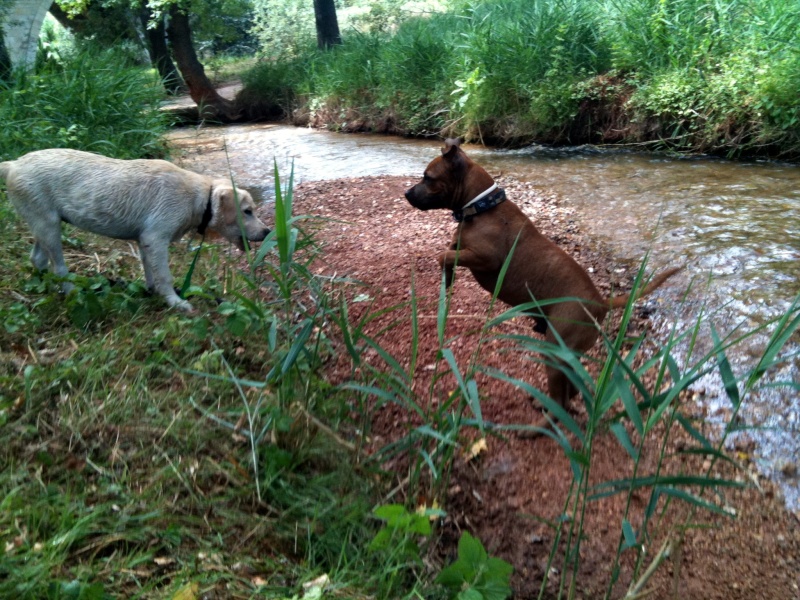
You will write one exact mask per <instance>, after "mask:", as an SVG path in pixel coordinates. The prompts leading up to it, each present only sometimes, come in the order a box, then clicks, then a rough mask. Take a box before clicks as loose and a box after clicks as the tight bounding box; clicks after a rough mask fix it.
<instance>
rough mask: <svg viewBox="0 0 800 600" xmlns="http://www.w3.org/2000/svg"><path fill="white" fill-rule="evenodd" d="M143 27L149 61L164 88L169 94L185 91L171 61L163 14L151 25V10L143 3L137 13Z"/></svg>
mask: <svg viewBox="0 0 800 600" xmlns="http://www.w3.org/2000/svg"><path fill="white" fill-rule="evenodd" d="M139 16H140V18H141V20H142V26H143V27H144V33H145V37H146V38H147V52H148V53H149V54H150V63H151V64H152V65H153V67H155V69H156V70H157V71H158V74H159V75H160V76H161V81H162V83H163V84H164V89H166V90H167V93H169V94H173V95H174V94H178V93H180V92H183V91H186V88H185V87H184V86H183V81H182V80H181V75H180V73H179V72H178V69H177V68H176V67H175V63H174V62H172V57H170V55H169V48H167V37H166V27H165V26H164V16H163V15H162V16H161V17H160V18H159V19H158V21H156V22H155V23H154V24H153V26H152V27H151V26H150V24H151V23H150V21H151V19H152V18H153V13H152V11H151V10H150V9H149V8H148V7H147V5H144V6H143V7H142V10H141V11H140V13H139Z"/></svg>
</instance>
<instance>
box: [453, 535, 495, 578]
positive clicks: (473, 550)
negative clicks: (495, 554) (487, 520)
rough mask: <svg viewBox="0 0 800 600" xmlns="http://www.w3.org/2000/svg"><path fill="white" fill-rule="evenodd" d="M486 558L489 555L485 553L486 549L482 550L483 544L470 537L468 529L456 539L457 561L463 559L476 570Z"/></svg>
mask: <svg viewBox="0 0 800 600" xmlns="http://www.w3.org/2000/svg"><path fill="white" fill-rule="evenodd" d="M488 558H489V555H488V554H486V550H484V548H483V544H481V541H480V540H479V539H477V538H474V537H472V536H471V535H470V533H469V531H465V532H464V533H462V534H461V539H460V540H458V560H459V561H464V562H465V563H466V564H468V565H470V566H471V567H472V568H473V570H475V571H477V570H478V569H479V568H480V566H481V564H483V563H484V562H486V560H487V559H488Z"/></svg>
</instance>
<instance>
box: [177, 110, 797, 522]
mask: <svg viewBox="0 0 800 600" xmlns="http://www.w3.org/2000/svg"><path fill="white" fill-rule="evenodd" d="M171 137H172V140H173V143H174V145H175V146H176V147H178V148H179V149H181V150H183V151H184V152H183V155H182V157H181V162H182V164H183V165H184V166H186V167H187V168H191V169H193V170H198V171H205V172H213V173H225V172H227V166H228V165H230V168H231V171H232V172H233V174H234V176H235V178H236V180H237V182H238V183H239V184H241V185H242V186H243V187H246V188H248V189H251V191H254V192H255V194H254V195H256V196H260V197H262V198H264V199H267V200H268V199H270V198H271V197H272V190H273V178H272V174H273V168H274V164H275V161H277V164H278V167H279V170H280V173H281V177H282V178H285V179H288V174H289V171H290V169H291V167H292V165H293V166H294V177H295V181H296V182H303V181H311V180H319V179H338V178H346V177H360V176H367V175H409V176H413V177H418V176H420V175H421V174H422V171H423V170H424V168H425V165H426V164H427V163H428V162H429V161H430V160H431V159H432V158H433V157H434V156H436V155H437V154H438V152H439V149H440V148H441V145H442V144H441V142H438V141H419V140H404V139H400V138H394V137H386V136H372V135H369V136H368V135H340V134H335V133H329V132H324V131H315V130H309V129H298V128H293V127H283V126H273V125H244V126H232V127H225V128H218V129H214V128H206V129H200V130H195V129H182V130H177V131H175V132H173V133H172V136H171ZM465 149H466V150H467V152H468V153H470V155H471V156H472V157H473V159H475V160H477V161H478V162H480V163H481V164H482V165H483V166H484V167H486V168H487V169H488V170H489V171H490V172H491V173H494V174H497V173H501V172H502V173H506V174H512V175H514V176H515V177H517V178H519V179H523V180H526V181H530V182H532V183H533V184H534V185H536V186H541V188H542V190H543V191H548V192H555V193H556V194H557V195H558V196H559V197H561V198H562V199H563V200H564V201H565V202H566V203H568V204H570V205H572V206H575V207H576V208H577V209H578V213H579V214H580V224H581V227H582V228H583V229H584V231H587V232H589V233H591V234H592V235H593V236H596V237H597V238H600V239H602V240H603V241H604V242H605V243H606V244H608V245H609V246H610V247H611V249H612V250H613V251H614V252H615V254H616V255H617V256H619V257H620V258H622V259H627V260H630V261H634V262H636V263H638V262H639V261H641V259H642V257H643V256H644V255H645V254H646V253H647V252H649V253H650V255H651V259H650V264H651V265H652V266H653V267H654V268H656V269H659V268H663V267H664V266H667V265H670V266H671V265H686V270H685V271H684V272H683V273H682V274H681V275H680V276H678V277H675V278H673V279H671V280H670V281H669V282H668V283H667V284H666V285H665V287H666V288H668V291H669V292H671V293H669V297H674V296H675V293H674V292H675V290H676V289H680V290H684V289H686V288H687V287H688V286H689V285H690V284H691V286H692V290H691V292H690V293H689V294H688V296H687V300H686V302H685V303H683V304H682V305H681V306H670V305H665V303H662V304H661V305H660V306H661V309H660V310H659V313H660V315H661V317H663V318H662V325H661V327H662V330H663V331H664V332H666V331H667V330H668V329H669V328H670V327H671V326H672V325H673V324H675V323H677V324H678V325H679V326H680V327H681V328H684V329H685V328H688V327H690V326H691V325H692V324H693V323H694V322H695V319H696V318H697V317H698V315H699V314H701V312H702V313H703V314H709V315H711V317H710V320H711V322H712V323H713V324H714V327H715V328H716V329H717V330H718V331H720V334H721V335H725V334H727V333H730V332H732V331H735V330H736V328H737V326H739V328H740V329H739V331H745V330H747V331H751V330H753V329H755V328H757V327H758V326H759V325H761V324H765V323H768V322H769V321H770V320H772V319H775V318H777V317H779V316H780V315H781V314H783V313H784V312H785V311H786V310H788V308H789V307H790V305H791V303H792V301H793V300H794V298H795V297H797V296H798V294H800V167H798V166H796V165H782V164H775V163H756V162H744V163H743V162H730V161H724V160H715V159H698V158H692V159H669V158H664V157H658V156H651V155H644V154H635V153H627V152H618V151H615V152H610V151H609V152H606V151H602V152H601V151H597V150H595V149H591V148H581V149H570V150H562V151H552V150H548V149H544V148H538V147H531V148H527V149H523V150H515V151H503V150H488V149H485V148H480V147H477V146H475V147H470V146H466V147H465ZM665 296H666V294H665ZM703 338H704V339H706V340H707V339H710V334H709V332H708V330H706V331H704V336H703ZM767 339H768V335H767V333H763V334H760V335H755V336H753V337H752V338H750V339H749V340H747V341H746V342H745V343H742V344H740V345H738V346H737V347H736V349H734V350H732V351H731V356H730V360H731V363H732V364H733V366H734V370H735V371H736V372H737V373H743V372H745V371H746V370H747V369H748V368H752V366H753V365H754V364H755V360H756V358H755V357H757V356H758V355H760V353H761V351H762V349H763V347H764V345H765V344H766V341H767ZM794 339H795V342H796V341H797V339H798V338H797V336H795V338H794ZM797 347H798V344H797V343H795V344H794V345H790V348H789V350H790V351H792V350H793V351H794V352H795V354H796V352H797ZM799 370H800V365H798V359H797V357H796V356H795V358H794V359H792V360H790V361H789V362H788V363H787V365H786V366H785V368H783V369H782V370H781V371H780V372H777V373H772V374H770V376H769V380H770V381H793V382H794V383H795V384H797V382H798V371H799ZM721 388H722V386H721V382H720V381H719V378H718V377H717V376H715V375H710V376H707V377H706V378H704V379H703V380H702V381H700V382H698V384H697V389H702V390H705V392H706V393H705V401H704V402H705V405H704V406H705V409H706V410H707V412H708V414H709V418H710V419H711V420H712V421H713V420H714V419H715V418H717V419H722V418H724V413H725V409H726V408H727V407H728V406H729V404H728V403H727V401H726V400H725V398H724V394H723V393H722V389H721ZM743 406H744V408H743V410H742V416H743V418H744V421H745V422H746V423H747V424H749V425H752V426H754V427H756V429H754V430H752V431H751V432H750V435H751V437H752V438H753V439H754V440H755V442H756V448H757V449H756V451H755V452H754V454H755V456H754V459H755V460H756V461H757V463H758V464H759V466H760V468H761V470H762V471H763V472H765V473H766V474H768V475H770V476H772V477H774V478H775V479H776V480H778V481H779V482H780V483H781V484H782V487H783V489H784V493H785V495H786V500H787V504H788V505H789V506H790V507H791V508H792V509H794V510H798V509H800V484H799V483H798V480H797V476H796V475H792V472H793V468H792V467H793V466H794V469H795V471H796V470H797V468H798V467H800V464H799V463H800V398H798V392H797V391H795V390H792V389H790V388H786V387H784V388H768V389H766V390H763V391H760V392H759V393H758V394H755V395H752V396H751V397H748V398H747V399H746V401H745V403H744V405H743Z"/></svg>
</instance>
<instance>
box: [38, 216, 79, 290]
mask: <svg viewBox="0 0 800 600" xmlns="http://www.w3.org/2000/svg"><path fill="white" fill-rule="evenodd" d="M31 230H32V231H33V237H34V240H35V241H34V244H33V250H32V251H31V261H32V262H33V266H34V267H36V268H37V269H39V270H44V269H46V268H47V263H48V261H49V263H50V264H51V265H53V274H54V275H57V276H58V277H66V276H67V275H69V270H68V269H67V264H66V263H65V262H64V252H63V250H62V248H61V224H60V223H58V224H57V225H56V226H55V227H53V226H51V225H48V224H47V223H37V224H36V225H35V226H34V225H33V224H32V225H31ZM74 287H75V286H74V285H72V284H71V283H70V282H69V281H65V282H63V283H62V284H61V290H62V291H63V292H64V293H65V294H68V293H69V292H70V291H71V290H72V289H73V288H74Z"/></svg>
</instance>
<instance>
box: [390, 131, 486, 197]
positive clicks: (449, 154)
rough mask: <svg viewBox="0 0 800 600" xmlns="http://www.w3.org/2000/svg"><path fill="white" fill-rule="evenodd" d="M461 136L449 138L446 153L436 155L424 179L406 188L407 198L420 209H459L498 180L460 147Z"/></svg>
mask: <svg viewBox="0 0 800 600" xmlns="http://www.w3.org/2000/svg"><path fill="white" fill-rule="evenodd" d="M460 144H461V140H458V139H448V140H445V143H444V148H442V155H441V156H438V157H436V158H434V159H433V160H432V161H431V162H430V164H428V167H427V168H426V169H425V173H424V174H423V176H422V181H421V182H420V183H418V184H417V185H415V186H414V187H411V188H409V189H408V190H406V200H408V201H409V203H410V204H411V206H413V207H414V208H418V209H419V210H431V209H434V208H446V209H450V210H457V209H459V208H461V207H462V206H464V205H465V204H466V203H467V202H469V201H470V200H472V198H474V197H475V196H476V195H478V194H480V193H481V192H482V191H484V190H485V189H487V188H488V187H490V186H491V185H492V184H493V183H494V180H493V179H492V176H491V175H489V173H487V172H486V171H485V170H484V169H483V167H481V166H480V165H477V164H475V163H474V162H472V160H471V159H470V158H469V157H468V156H467V155H466V154H465V153H464V151H463V150H462V149H461V148H460Z"/></svg>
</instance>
